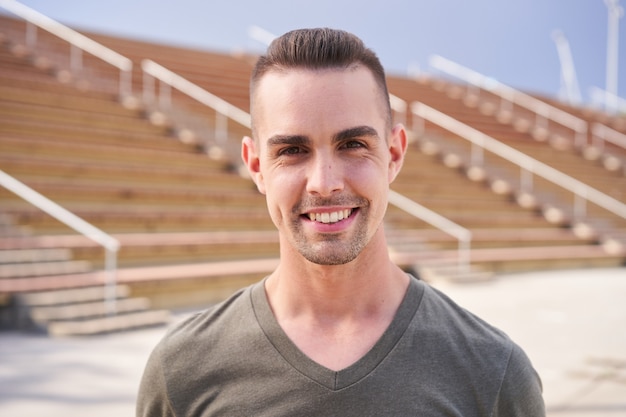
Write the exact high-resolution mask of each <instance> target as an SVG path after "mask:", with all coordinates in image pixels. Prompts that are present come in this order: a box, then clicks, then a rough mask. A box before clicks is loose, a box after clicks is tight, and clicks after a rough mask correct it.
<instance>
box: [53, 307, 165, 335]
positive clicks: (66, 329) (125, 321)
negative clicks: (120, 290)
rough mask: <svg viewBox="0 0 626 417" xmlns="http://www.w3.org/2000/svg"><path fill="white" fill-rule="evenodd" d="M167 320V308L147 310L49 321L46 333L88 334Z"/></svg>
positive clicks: (160, 323)
mask: <svg viewBox="0 0 626 417" xmlns="http://www.w3.org/2000/svg"><path fill="white" fill-rule="evenodd" d="M169 320H170V312H169V311H167V310H147V311H139V312H133V313H129V314H118V315H114V316H106V317H99V318H94V319H89V320H82V321H67V322H51V323H49V325H48V334H49V335H50V336H56V337H64V336H90V335H96V334H103V333H111V332H118V331H125V330H131V329H137V328H141V327H148V326H162V325H165V324H167V323H168V322H169Z"/></svg>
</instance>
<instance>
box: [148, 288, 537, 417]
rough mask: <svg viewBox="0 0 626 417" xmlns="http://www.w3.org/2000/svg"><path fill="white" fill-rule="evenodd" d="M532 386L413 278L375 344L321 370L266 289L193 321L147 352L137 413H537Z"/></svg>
mask: <svg viewBox="0 0 626 417" xmlns="http://www.w3.org/2000/svg"><path fill="white" fill-rule="evenodd" d="M541 390H542V388H541V382H540V380H539V377H538V376H537V374H536V372H535V371H534V369H533V367H532V365H531V363H530V361H529V360H528V358H527V357H526V355H525V354H524V352H523V351H522V350H521V349H520V348H519V347H518V346H517V345H516V344H514V343H513V342H512V341H511V340H510V339H509V338H508V337H507V336H506V335H505V334H504V333H502V332H501V331H499V330H497V329H495V328H494V327H492V326H490V325H488V324H487V323H485V322H484V321H482V320H481V319H479V318H477V317H476V316H474V315H472V314H471V313H469V312H467V311H466V310H464V309H463V308H461V307H459V306H458V305H456V304H455V303H454V302H453V301H452V300H450V299H449V298H448V297H446V296H445V295H444V294H442V293H440V292H439V291H437V290H435V289H433V288H431V287H430V286H429V285H428V284H426V283H424V282H422V281H419V280H417V279H415V278H413V277H411V282H410V285H409V288H408V290H407V293H406V295H405V298H404V300H403V301H402V303H401V305H400V307H399V309H398V311H397V313H396V316H395V318H394V319H393V321H392V323H391V324H390V325H389V327H388V329H387V330H386V331H385V333H384V334H383V335H382V336H381V338H380V339H379V340H378V342H377V343H376V344H375V345H374V347H373V348H372V349H371V350H370V351H369V352H368V353H367V354H366V355H365V356H364V357H363V358H361V359H360V360H358V361H357V362H356V363H354V364H353V365H351V366H349V367H348V368H345V369H343V370H340V371H332V370H330V369H327V368H325V367H323V366H321V365H319V364H317V363H316V362H314V361H313V360H311V359H309V358H308V357H307V356H306V355H305V354H304V353H302V352H301V351H300V350H299V349H298V348H297V347H296V346H295V345H294V344H293V343H292V342H291V340H290V339H289V338H288V337H287V335H286V334H285V333H284V332H283V330H282V329H281V327H280V326H279V324H278V322H277V321H276V319H275V318H274V316H273V314H272V311H271V309H270V306H269V303H268V301H267V298H266V295H265V290H264V285H263V282H260V283H257V284H255V285H253V286H251V287H248V288H246V289H243V290H241V291H239V292H237V293H236V294H234V295H233V296H232V297H230V298H229V299H228V300H226V301H225V302H223V303H221V304H219V305H217V306H215V307H213V308H211V309H208V310H206V311H204V312H201V313H198V314H196V315H194V316H192V317H191V318H189V319H187V320H186V321H184V322H182V323H181V324H179V325H177V326H176V327H175V328H174V329H173V330H171V331H170V332H169V333H168V334H167V335H166V336H165V337H164V339H163V340H162V341H161V342H160V343H159V344H158V346H157V347H156V348H155V350H154V351H153V353H152V355H151V357H150V359H149V360H148V364H147V366H146V369H145V372H144V376H143V379H142V382H141V386H140V390H139V397H138V402H137V416H141V417H148V416H150V417H156V416H177V417H183V416H185V417H200V416H257V417H262V416H267V417H279V416H341V417H349V416H359V417H366V416H377V417H380V416H428V417H438V416H463V417H472V416H505V417H517V416H519V417H522V416H523V417H535V416H544V415H545V411H544V403H543V399H542V393H541Z"/></svg>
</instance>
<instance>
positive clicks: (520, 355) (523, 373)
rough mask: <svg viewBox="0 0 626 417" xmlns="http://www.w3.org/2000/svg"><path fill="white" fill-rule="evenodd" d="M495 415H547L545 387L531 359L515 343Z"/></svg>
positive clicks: (525, 416)
mask: <svg viewBox="0 0 626 417" xmlns="http://www.w3.org/2000/svg"><path fill="white" fill-rule="evenodd" d="M492 415H493V416H494V417H545V415H546V410H545V404H544V401H543V387H542V384H541V379H540V378H539V375H538V374H537V372H536V371H535V369H534V368H533V366H532V364H531V362H530V359H528V357H527V356H526V354H525V353H524V351H523V350H522V349H521V348H520V347H519V346H517V345H513V348H512V351H511V355H510V357H509V362H508V365H507V369H506V373H505V375H504V379H503V381H502V386H501V388H500V392H499V394H498V398H497V402H496V404H495V407H494V411H493V414H492Z"/></svg>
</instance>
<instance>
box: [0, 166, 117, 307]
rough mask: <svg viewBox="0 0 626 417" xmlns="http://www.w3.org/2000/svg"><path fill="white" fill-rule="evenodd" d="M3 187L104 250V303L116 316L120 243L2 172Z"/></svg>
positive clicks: (0, 179) (0, 172)
mask: <svg viewBox="0 0 626 417" xmlns="http://www.w3.org/2000/svg"><path fill="white" fill-rule="evenodd" d="M0 185H1V186H3V187H4V188H6V189H7V190H9V191H11V192H12V193H14V194H16V195H17V196H19V197H21V198H23V199H24V200H26V201H28V202H29V203H30V204H32V205H34V206H35V207H37V208H38V209H40V210H42V211H43V212H45V213H47V214H49V215H50V216H52V217H54V218H55V219H57V220H59V221H60V222H61V223H63V224H65V225H67V226H69V227H71V228H72V229H74V230H75V231H77V232H78V233H81V234H82V235H84V236H85V237H87V238H89V239H91V240H93V241H94V242H96V243H97V244H99V245H100V246H102V247H104V249H105V271H106V272H105V273H106V279H105V282H104V283H103V284H104V287H105V290H104V300H103V302H104V304H105V309H106V310H107V311H108V312H109V314H111V313H113V314H114V313H115V308H116V307H115V302H116V301H115V299H114V298H112V296H113V295H115V293H116V292H117V291H116V290H115V287H116V286H117V277H116V271H117V252H118V251H119V248H120V243H119V241H118V240H117V239H115V238H113V237H111V236H109V235H108V234H106V233H105V232H103V231H102V230H100V229H98V228H97V227H95V226H93V225H92V224H90V223H87V222H86V221H85V220H83V219H81V218H80V217H78V216H77V215H75V214H74V213H72V212H70V211H68V210H67V209H65V208H63V207H61V206H60V205H58V204H57V203H55V202H54V201H52V200H50V199H49V198H47V197H45V196H44V195H42V194H40V193H38V192H37V191H35V190H33V189H32V188H30V187H29V186H27V185H26V184H24V183H22V182H20V181H18V180H17V179H15V178H13V177H12V176H10V175H9V174H7V173H5V172H3V171H2V170H0Z"/></svg>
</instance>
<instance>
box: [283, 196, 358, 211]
mask: <svg viewBox="0 0 626 417" xmlns="http://www.w3.org/2000/svg"><path fill="white" fill-rule="evenodd" d="M369 205H370V201H369V200H368V199H366V198H363V197H357V196H334V197H311V196H308V197H306V198H305V199H303V200H300V201H299V202H298V203H297V204H296V205H295V206H294V207H293V209H292V212H293V213H294V214H301V213H304V212H307V211H310V210H312V209H315V208H320V207H367V206H369Z"/></svg>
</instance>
